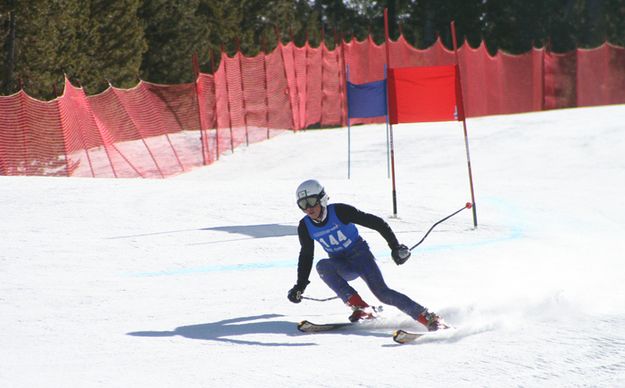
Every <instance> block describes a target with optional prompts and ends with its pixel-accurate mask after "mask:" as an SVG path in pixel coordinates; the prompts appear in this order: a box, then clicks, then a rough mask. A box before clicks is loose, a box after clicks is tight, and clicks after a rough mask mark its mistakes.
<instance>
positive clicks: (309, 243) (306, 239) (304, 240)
mask: <svg viewBox="0 0 625 388" xmlns="http://www.w3.org/2000/svg"><path fill="white" fill-rule="evenodd" d="M334 210H335V212H336V216H337V217H338V219H339V221H341V222H342V223H344V224H350V223H352V224H356V225H362V226H364V227H365V228H369V229H373V230H375V231H377V232H378V233H380V235H381V236H382V237H384V239H385V240H386V242H387V243H388V246H389V248H391V249H393V248H394V247H396V246H397V245H399V242H398V241H397V237H396V236H395V233H393V230H392V229H391V227H390V226H389V225H388V224H387V223H386V221H384V220H383V219H382V218H380V217H378V216H376V215H373V214H369V213H365V212H363V211H361V210H358V209H356V208H355V207H353V206H351V205H346V204H344V203H337V204H334ZM306 217H308V216H306ZM306 217H304V218H302V219H301V220H300V222H299V226H298V227H297V234H298V236H299V243H300V245H301V248H300V251H299V259H298V264H297V284H298V285H301V286H303V287H305V286H306V285H307V284H308V283H309V282H308V278H309V277H310V271H311V270H312V263H313V258H314V253H315V242H314V240H313V239H312V238H311V237H310V234H309V233H308V228H307V227H306V222H304V219H305V218H306ZM326 222H328V218H327V217H326V219H325V220H324V221H323V222H321V223H320V224H319V225H324V223H326Z"/></svg>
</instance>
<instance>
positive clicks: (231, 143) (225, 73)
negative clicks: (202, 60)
mask: <svg viewBox="0 0 625 388" xmlns="http://www.w3.org/2000/svg"><path fill="white" fill-rule="evenodd" d="M226 59H228V54H226V53H225V52H224V47H223V45H222V46H221V64H222V65H223V67H224V80H225V82H226V102H227V106H228V126H229V127H230V152H233V153H234V139H233V138H232V114H231V112H230V91H229V89H228V65H227V61H226Z"/></svg>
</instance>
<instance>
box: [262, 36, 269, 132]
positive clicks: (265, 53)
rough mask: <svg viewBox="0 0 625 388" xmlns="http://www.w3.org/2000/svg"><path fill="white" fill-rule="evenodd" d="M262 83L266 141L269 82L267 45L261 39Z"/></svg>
mask: <svg viewBox="0 0 625 388" xmlns="http://www.w3.org/2000/svg"><path fill="white" fill-rule="evenodd" d="M263 46H265V47H263V81H264V85H263V86H264V88H265V127H267V139H269V82H268V81H267V45H266V43H265V41H264V39H263Z"/></svg>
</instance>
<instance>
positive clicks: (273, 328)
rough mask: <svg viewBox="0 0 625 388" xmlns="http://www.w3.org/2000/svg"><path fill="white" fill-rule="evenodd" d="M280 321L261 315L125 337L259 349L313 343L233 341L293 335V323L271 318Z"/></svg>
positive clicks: (294, 333)
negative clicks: (177, 339) (249, 336)
mask: <svg viewBox="0 0 625 388" xmlns="http://www.w3.org/2000/svg"><path fill="white" fill-rule="evenodd" d="M277 317H282V315H279V314H264V315H255V316H250V317H240V318H232V319H224V320H222V321H217V322H212V323H202V324H198V325H189V326H180V327H177V328H175V329H174V330H172V331H135V332H130V333H127V334H128V335H132V336H137V337H173V336H176V335H179V336H181V337H185V338H190V339H198V340H207V341H221V342H230V343H235V344H240V345H262V346H308V345H315V344H313V343H280V342H260V341H247V340H242V339H237V338H236V337H240V336H244V335H246V334H287V335H296V334H297V328H296V325H295V323H294V322H287V321H274V320H270V319H272V318H277Z"/></svg>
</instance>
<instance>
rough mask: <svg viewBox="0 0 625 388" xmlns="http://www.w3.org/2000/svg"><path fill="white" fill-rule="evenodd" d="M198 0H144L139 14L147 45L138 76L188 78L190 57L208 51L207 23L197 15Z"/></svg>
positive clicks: (172, 79) (159, 79)
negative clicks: (143, 26)
mask: <svg viewBox="0 0 625 388" xmlns="http://www.w3.org/2000/svg"><path fill="white" fill-rule="evenodd" d="M199 8H200V0H187V1H176V2H174V1H169V0H152V1H144V2H143V5H142V6H141V8H140V10H139V17H140V18H141V19H142V20H143V23H144V25H145V37H146V40H147V44H148V49H147V51H146V52H145V54H144V55H143V62H142V64H141V76H142V78H145V79H146V80H149V81H151V82H157V83H180V82H191V81H192V80H193V79H194V77H195V76H194V74H193V68H192V60H191V59H192V57H193V54H194V53H198V55H199V56H200V57H205V56H207V54H208V47H209V40H208V39H209V37H208V36H209V34H208V32H209V26H210V24H209V23H208V22H207V21H206V20H203V19H202V18H201V17H200V16H199Z"/></svg>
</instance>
